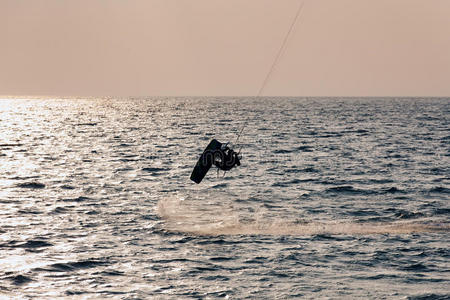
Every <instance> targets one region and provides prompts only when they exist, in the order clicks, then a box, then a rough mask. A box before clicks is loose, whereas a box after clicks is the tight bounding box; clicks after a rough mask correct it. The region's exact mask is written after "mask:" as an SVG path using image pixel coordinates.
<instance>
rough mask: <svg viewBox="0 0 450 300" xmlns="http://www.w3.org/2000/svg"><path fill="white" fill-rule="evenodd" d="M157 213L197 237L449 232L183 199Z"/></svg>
mask: <svg viewBox="0 0 450 300" xmlns="http://www.w3.org/2000/svg"><path fill="white" fill-rule="evenodd" d="M157 213H158V215H159V216H160V218H161V219H163V221H164V228H165V229H166V230H168V231H174V232H183V233H189V234H195V235H213V236H216V235H275V236H283V235H291V236H305V235H317V234H330V235H340V234H343V235H367V234H410V233H419V232H433V231H447V232H448V231H449V230H450V228H442V227H439V228H438V227H436V226H431V225H426V224H422V223H418V222H417V221H416V222H391V223H389V222H385V223H352V222H348V221H324V222H317V221H312V222H307V221H292V220H288V219H286V218H283V217H278V218H275V217H270V216H267V215H269V212H267V211H266V210H265V209H259V210H257V211H256V212H254V213H252V214H251V215H250V214H247V215H245V214H244V215H243V214H242V213H239V212H238V211H237V210H236V209H235V208H234V207H233V205H229V206H224V205H220V203H214V202H212V201H211V202H207V203H205V205H201V206H199V205H198V202H197V201H192V200H184V199H183V198H180V197H171V198H166V199H162V200H160V201H159V202H158V207H157Z"/></svg>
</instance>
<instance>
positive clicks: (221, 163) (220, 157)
mask: <svg viewBox="0 0 450 300" xmlns="http://www.w3.org/2000/svg"><path fill="white" fill-rule="evenodd" d="M213 164H214V165H215V166H216V167H217V168H219V169H221V170H222V171H229V170H231V169H232V168H234V167H235V166H240V165H241V161H240V160H239V154H238V153H237V152H235V151H233V150H232V149H230V148H229V147H228V146H226V145H225V146H224V147H222V148H220V149H217V150H216V151H215V153H214V161H213Z"/></svg>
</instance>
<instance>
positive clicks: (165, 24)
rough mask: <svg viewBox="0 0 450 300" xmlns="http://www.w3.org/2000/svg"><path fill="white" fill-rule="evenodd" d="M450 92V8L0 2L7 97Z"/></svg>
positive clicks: (0, 66) (422, 3) (1, 74)
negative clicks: (295, 20)
mask: <svg viewBox="0 0 450 300" xmlns="http://www.w3.org/2000/svg"><path fill="white" fill-rule="evenodd" d="M301 2H304V7H303V10H302V14H301V16H300V19H299V21H298V23H297V24H296V26H295V27H294V29H293V32H292V35H291V37H290V39H289V41H288V44H287V47H286V49H285V51H283V54H282V56H281V59H280V60H279V63H278V64H277V65H276V68H275V70H274V72H273V74H272V76H271V77H270V79H269V81H268V84H267V86H266V87H265V89H264V91H263V95H290V96H450V0H128V1H125V0H0V43H1V44H0V95H11V94H20V95H34V94H36V95H61V96H64V95H67V96H70V95H72V96H76V95H83V96H88V95H93V96H96V95H105V96H106V95H108V96H128V95H134V96H145V95H149V96H151V95H242V96H254V95H256V94H257V93H258V90H259V89H260V87H261V84H262V82H263V81H264V78H265V76H266V75H267V72H268V71H269V69H270V66H271V64H272V63H273V60H274V58H275V56H276V54H277V51H278V49H279V48H280V46H281V44H282V41H283V39H284V37H285V35H286V33H287V31H288V29H289V26H290V25H291V22H292V21H293V18H294V16H295V13H296V10H297V8H298V7H299V5H300V4H301Z"/></svg>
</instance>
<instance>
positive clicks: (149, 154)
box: [0, 98, 450, 299]
mask: <svg viewBox="0 0 450 300" xmlns="http://www.w3.org/2000/svg"><path fill="white" fill-rule="evenodd" d="M244 125H245V129H244V131H243V135H242V136H241V138H240V141H239V143H238V144H235V145H234V146H235V148H236V149H237V150H239V149H242V152H241V153H242V156H243V158H242V165H241V167H239V168H236V169H234V170H232V171H231V172H228V173H227V174H225V176H224V174H223V173H219V174H217V172H216V171H215V170H211V171H210V172H209V173H208V175H207V177H206V178H205V179H204V181H203V182H202V183H201V184H200V185H196V184H194V183H193V182H191V181H190V180H189V176H190V173H191V171H192V168H193V166H194V165H195V163H196V161H197V159H198V157H199V155H200V154H201V152H202V151H203V149H204V148H205V147H206V145H207V144H208V142H209V141H210V140H211V139H212V138H217V139H218V140H219V141H222V142H225V141H231V142H234V141H235V140H236V137H237V133H238V132H239V130H240V129H241V127H242V126H244ZM0 128H1V131H0V208H1V209H0V298H5V299H9V298H20V299H22V298H25V299H27V298H30V299H31V298H43V299H45V298H47V299H57V298H66V297H70V298H73V299H91V298H92V299H102V298H112V299H217V298H225V299H291V298H294V299H295V298H302V299H358V298H359V299H450V203H449V200H450V99H449V98H441V99H438V98H432V99H425V98H423V99H421V98H411V99H408V98H402V99H392V98H349V99H344V98H129V99H113V98H102V99H96V98H90V99H73V98H68V99H52V98H32V99H28V98H21V99H18V98H16V99H14V98H7V99H2V100H0Z"/></svg>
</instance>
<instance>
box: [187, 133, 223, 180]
mask: <svg viewBox="0 0 450 300" xmlns="http://www.w3.org/2000/svg"><path fill="white" fill-rule="evenodd" d="M221 147H222V143H221V142H219V141H218V140H216V139H213V140H212V141H211V142H210V143H209V144H208V146H207V147H206V149H205V151H203V153H202V155H200V158H199V159H198V161H197V164H196V165H195V167H194V170H193V171H192V174H191V180H192V181H194V182H195V183H197V184H198V183H200V182H202V180H203V178H205V176H206V173H208V171H209V169H210V168H211V166H212V165H213V161H214V153H215V151H217V150H220V148H221Z"/></svg>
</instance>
